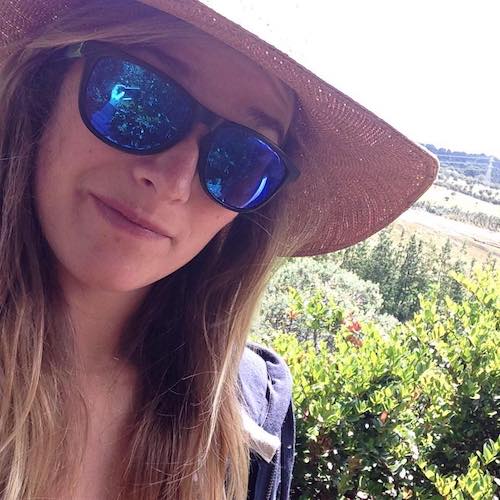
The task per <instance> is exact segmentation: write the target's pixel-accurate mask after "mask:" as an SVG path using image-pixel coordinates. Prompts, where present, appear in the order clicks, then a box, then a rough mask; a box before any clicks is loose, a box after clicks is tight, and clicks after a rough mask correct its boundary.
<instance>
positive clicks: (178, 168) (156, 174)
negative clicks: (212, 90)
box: [133, 123, 208, 203]
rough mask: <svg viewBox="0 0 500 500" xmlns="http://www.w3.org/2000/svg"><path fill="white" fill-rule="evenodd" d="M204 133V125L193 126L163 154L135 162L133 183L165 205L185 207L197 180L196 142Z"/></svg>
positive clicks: (197, 152)
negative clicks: (175, 204) (152, 194)
mask: <svg viewBox="0 0 500 500" xmlns="http://www.w3.org/2000/svg"><path fill="white" fill-rule="evenodd" d="M207 131H208V130H207V127H206V125H203V124H202V123H199V124H196V125H195V126H194V127H193V129H192V130H191V132H190V133H189V135H188V136H186V137H185V138H184V139H183V140H182V141H180V142H178V143H177V144H175V145H174V146H172V147H171V148H169V149H167V150H166V151H163V152H161V153H158V154H156V155H151V156H142V157H140V158H138V160H137V162H136V163H135V165H134V167H133V175H134V178H135V179H136V181H137V182H138V183H140V184H142V185H143V186H146V187H147V188H148V189H149V190H152V191H154V194H155V196H157V197H159V198H161V199H163V200H164V201H168V202H170V203H186V202H187V201H188V200H189V198H190V196H191V190H192V186H193V180H194V178H195V177H196V167H197V165H198V158H199V142H200V139H201V138H202V136H203V135H204V134H206V133H207Z"/></svg>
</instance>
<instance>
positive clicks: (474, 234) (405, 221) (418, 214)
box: [392, 209, 500, 263]
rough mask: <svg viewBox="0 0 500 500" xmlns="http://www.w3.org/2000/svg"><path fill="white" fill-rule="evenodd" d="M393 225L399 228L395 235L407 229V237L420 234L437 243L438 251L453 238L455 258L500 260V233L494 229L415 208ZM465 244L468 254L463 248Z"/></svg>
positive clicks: (425, 238) (479, 261) (481, 260)
mask: <svg viewBox="0 0 500 500" xmlns="http://www.w3.org/2000/svg"><path fill="white" fill-rule="evenodd" d="M392 227H394V228H395V229H396V231H393V235H394V237H395V238H399V235H400V231H401V230H402V229H404V230H405V233H406V237H409V235H411V234H413V233H415V234H416V235H417V237H419V238H422V239H424V240H426V241H428V242H432V243H434V244H435V245H436V247H437V248H438V250H439V249H440V248H441V247H442V246H443V245H444V244H445V243H446V240H447V239H448V238H449V239H450V241H451V244H452V254H453V256H454V257H459V256H460V257H463V258H464V259H465V260H467V261H470V260H472V259H476V261H477V262H478V263H482V262H485V261H486V259H487V258H488V254H490V255H491V256H492V257H493V258H495V259H496V260H497V261H499V263H500V235H497V234H496V233H493V232H492V231H487V230H485V229H481V228H476V227H475V226H471V225H468V224H463V223H458V222H457V221H452V220H450V219H446V218H445V217H441V216H438V215H433V214H429V213H427V212H424V211H420V210H419V211H416V210H413V209H410V210H408V211H407V212H405V213H404V214H403V215H402V216H401V217H399V218H398V219H397V220H396V221H395V222H393V223H392ZM461 230H462V231H461ZM485 236H486V237H485ZM464 243H465V255H464V254H463V251H462V245H463V244H464Z"/></svg>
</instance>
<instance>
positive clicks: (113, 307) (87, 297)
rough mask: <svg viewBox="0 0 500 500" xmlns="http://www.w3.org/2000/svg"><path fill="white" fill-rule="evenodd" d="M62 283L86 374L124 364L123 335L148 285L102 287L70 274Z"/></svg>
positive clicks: (79, 368)
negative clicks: (120, 288)
mask: <svg viewBox="0 0 500 500" xmlns="http://www.w3.org/2000/svg"><path fill="white" fill-rule="evenodd" d="M61 283H62V288H63V293H64V297H65V300H66V303H67V307H68V310H69V315H70V318H71V322H72V324H73V328H74V335H75V349H76V355H77V366H78V368H77V369H78V370H79V371H80V370H81V372H82V374H83V375H106V374H108V373H110V371H115V370H116V369H117V368H119V367H122V366H123V365H124V364H125V363H126V360H120V354H119V348H120V342H121V338H122V335H123V332H124V330H125V328H126V326H127V324H128V322H129V321H130V319H131V317H132V315H133V314H134V313H135V312H136V311H137V309H138V307H139V306H140V304H141V303H142V301H143V300H144V297H145V295H146V293H147V291H148V287H144V288H141V289H138V290H132V291H125V292H122V291H108V290H99V289H92V288H89V287H86V286H83V285H82V284H81V283H79V282H77V281H76V280H74V279H71V278H70V277H68V276H65V277H64V278H63V279H62V280H61Z"/></svg>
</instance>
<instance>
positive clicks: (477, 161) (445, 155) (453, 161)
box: [423, 144, 500, 188]
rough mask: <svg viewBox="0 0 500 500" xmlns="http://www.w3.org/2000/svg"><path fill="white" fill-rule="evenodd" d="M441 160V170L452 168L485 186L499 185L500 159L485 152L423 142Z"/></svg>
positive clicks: (496, 186)
mask: <svg viewBox="0 0 500 500" xmlns="http://www.w3.org/2000/svg"><path fill="white" fill-rule="evenodd" d="M423 146H425V147H426V148H427V149H428V150H429V151H431V152H432V153H434V154H435V155H436V156H437V157H438V158H439V161H440V162H441V166H442V170H443V171H450V170H454V171H455V172H457V173H458V174H461V175H462V176H464V177H469V178H473V179H474V180H475V181H476V182H479V183H481V184H485V185H487V186H491V187H495V188H499V187H500V159H498V158H495V157H492V156H487V155H485V154H471V153H465V152H463V151H451V150H450V149H445V148H437V147H436V146H434V145H433V144H423Z"/></svg>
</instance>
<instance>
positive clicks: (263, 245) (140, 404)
mask: <svg viewBox="0 0 500 500" xmlns="http://www.w3.org/2000/svg"><path fill="white" fill-rule="evenodd" d="M113 3H114V2H111V1H108V2H102V1H101V0H99V1H92V2H86V4H85V6H83V7H82V8H79V9H77V10H73V11H72V12H68V13H66V14H64V15H62V16H60V18H59V19H57V20H56V21H54V22H53V23H52V24H51V26H50V27H48V28H46V29H45V31H44V32H41V33H38V34H37V35H36V36H35V37H34V38H33V37H32V38H31V39H30V40H21V41H20V42H19V43H18V44H17V45H16V46H14V47H12V55H11V56H10V57H9V58H8V59H7V60H6V61H5V62H4V64H3V66H2V68H1V70H0V205H1V221H0V277H1V286H0V496H2V498H6V499H9V500H15V499H28V498H29V499H33V498H40V497H42V496H45V497H46V496H47V492H48V491H50V492H61V491H64V492H66V491H72V489H74V487H75V485H76V478H77V474H78V467H79V466H80V464H81V463H82V460H83V456H84V443H85V441H86V433H87V432H88V429H87V413H86V412H87V409H86V407H85V402H84V401H83V398H82V397H81V394H80V395H79V391H78V384H77V380H76V376H75V369H74V367H75V359H76V357H75V346H74V336H73V335H71V332H72V325H71V318H70V317H69V315H68V313H67V308H66V307H65V301H64V297H63V294H62V292H61V289H60V287H59V284H58V282H57V279H56V277H55V273H54V271H53V269H54V261H55V256H54V255H53V253H52V251H51V249H50V247H49V246H48V243H47V241H46V240H45V238H44V235H43V233H42V231H41V228H40V224H39V221H38V218H37V213H36V210H35V208H34V207H35V203H34V197H33V192H34V191H33V177H34V169H35V168H36V163H37V151H38V143H39V140H40V137H41V135H42V133H43V129H44V125H45V124H46V123H47V122H48V118H49V117H50V113H51V110H52V108H53V105H54V103H55V101H56V99H57V97H58V93H59V89H60V85H61V83H62V80H63V77H64V74H65V72H66V71H67V70H68V69H69V66H70V64H72V63H71V62H67V61H61V58H60V57H58V54H60V53H61V50H62V49H63V48H64V47H66V46H68V45H70V44H73V43H76V42H80V41H84V40H90V39H93V40H102V41H107V42H111V43H114V44H117V45H119V46H121V47H122V48H125V49H126V48H127V47H132V46H141V47H145V46H148V45H154V44H155V43H157V42H159V41H164V40H166V39H168V38H169V37H176V36H189V33H192V32H193V29H194V28H191V27H189V25H187V24H185V23H183V22H182V21H179V20H177V19H174V18H172V17H171V16H167V15H163V14H161V13H159V12H158V11H157V10H155V9H152V8H149V7H146V6H144V5H140V4H137V3H136V2H133V1H131V0H129V1H120V2H119V5H120V8H119V9H117V8H112V4H113ZM206 36H208V35H206ZM285 197H286V193H285V194H284V195H281V196H277V197H275V199H273V200H272V201H271V202H270V203H269V204H267V205H266V206H265V207H263V208H262V209H261V210H260V211H258V212H256V213H252V214H250V215H244V216H243V215H239V216H238V217H237V218H236V219H235V220H234V221H233V222H232V223H231V224H230V225H229V226H227V227H226V228H224V229H223V230H222V231H220V233H219V234H218V235H216V237H214V238H213V239H212V240H211V241H210V242H209V243H208V244H207V246H206V247H205V248H204V249H203V250H202V251H201V252H200V253H199V254H198V255H197V256H196V257H195V258H194V259H193V260H192V261H191V262H190V263H188V264H186V265H185V266H184V267H182V268H181V269H179V270H177V271H176V272H174V273H173V274H171V275H170V276H168V277H166V278H164V279H162V280H160V281H158V282H156V283H155V284H153V285H152V287H151V288H150V290H149V292H148V295H147V297H146V299H145V300H144V301H143V303H142V304H141V306H140V308H139V309H138V310H137V311H136V312H135V314H134V316H133V318H132V320H131V321H130V322H129V324H128V326H127V328H126V330H125V331H124V332H123V336H122V351H123V355H124V356H126V357H127V358H128V359H130V360H131V362H133V363H134V365H135V366H136V367H137V368H138V372H139V374H140V391H139V392H140V394H139V397H138V400H137V403H136V405H135V407H134V411H133V418H132V424H131V425H130V427H129V428H128V430H127V432H128V435H127V439H128V442H129V443H130V447H129V450H128V452H127V453H126V455H125V456H124V457H123V462H122V463H121V464H117V465H119V470H120V474H121V480H120V488H121V490H120V494H119V498H134V499H138V500H153V499H154V500H157V499H160V498H162V499H166V498H168V499H172V498H176V499H184V500H187V499H193V498H204V499H209V500H220V499H221V498H228V499H229V498H230V499H233V498H234V499H239V500H243V499H244V498H246V494H247V482H248V460H249V443H248V438H247V436H246V435H245V433H244V431H243V430H242V425H241V420H240V395H239V391H238V366H239V360H240V358H241V355H242V353H243V349H244V346H245V342H246V335H247V331H248V329H249V324H250V321H251V318H252V315H253V313H254V310H255V309H256V307H257V304H258V299H259V296H260V294H261V292H262V291H263V288H264V286H265V283H266V280H267V278H268V276H269V273H270V272H271V269H272V267H273V265H274V262H275V261H276V257H277V256H278V255H279V254H280V253H282V252H283V249H284V248H286V247H287V248H288V249H289V250H290V245H292V244H293V242H291V241H287V240H286V238H285V236H284V235H285V233H286V232H287V230H286V228H285V227H284V222H283V221H284V220H287V217H285V216H284V215H285V211H286V207H287V203H286V199H285ZM172 311H174V312H175V313H174V314H172ZM75 408H77V409H78V410H75ZM75 426H76V428H78V429H79V430H80V429H81V434H80V435H81V440H80V441H81V442H80V443H79V444H77V445H78V446H77V447H76V448H75V442H74V441H72V439H71V435H70V434H71V433H70V432H69V431H68V429H70V428H75Z"/></svg>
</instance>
